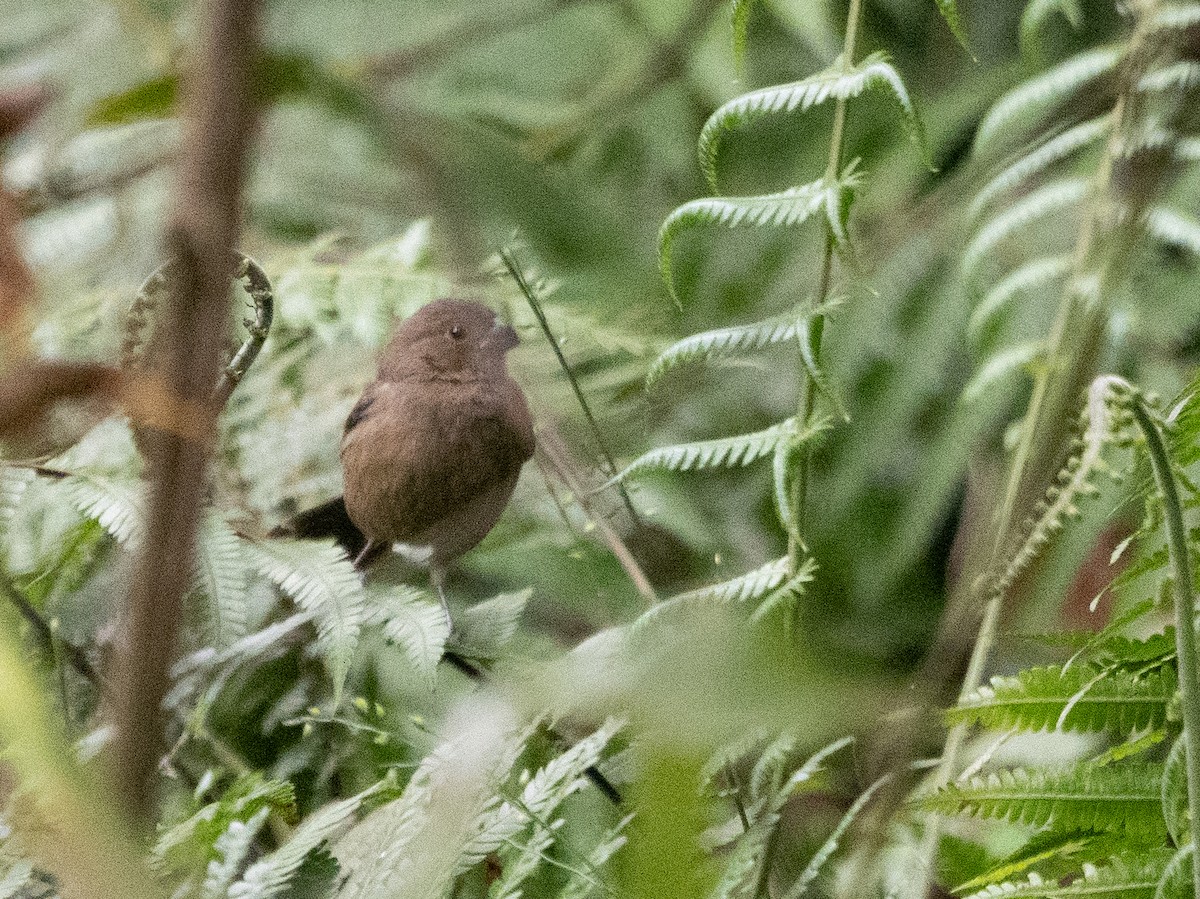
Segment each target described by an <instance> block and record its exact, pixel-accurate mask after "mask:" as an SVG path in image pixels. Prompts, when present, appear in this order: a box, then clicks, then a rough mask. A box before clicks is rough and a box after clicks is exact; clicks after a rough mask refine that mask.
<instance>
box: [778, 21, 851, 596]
mask: <svg viewBox="0 0 1200 899" xmlns="http://www.w3.org/2000/svg"><path fill="white" fill-rule="evenodd" d="M861 18H862V0H850V8H849V10H847V12H846V39H845V43H844V44H843V45H842V56H841V66H842V70H843V71H845V72H849V71H850V69H852V68H853V66H854V52H855V48H856V47H857V45H858V22H859V19H861ZM846 107H847V101H846V98H845V97H839V98H838V101H837V104H836V105H835V106H834V110H833V133H832V134H831V135H830V138H829V160H828V162H827V163H826V166H825V180H826V182H827V183H829V184H832V183H833V182H834V181H836V179H837V177H838V173H839V172H840V171H841V169H842V153H843V148H844V145H845V140H846ZM834 248H835V245H834V240H833V234H831V233H830V234H826V236H825V248H824V252H823V254H822V258H821V276H820V278H819V279H818V281H817V292H816V295H815V296H814V298H813V301H812V304H811V305H810V307H809V309H808V310H807V311H808V312H809V313H810V314H811V313H812V310H814V309H817V308H819V307H821V306H823V305H824V304H825V303H826V302H827V301H828V299H829V289H830V286H831V285H832V283H833V252H834ZM824 329H825V316H824V315H813V316H812V349H813V355H814V357H816V358H817V359H820V354H821V337H822V334H823V333H824ZM801 369H802V371H803V372H804V377H803V381H802V385H803V386H802V387H801V390H800V400H799V403H798V415H799V422H800V429H801V430H802V431H803V430H804V429H806V428H807V427H808V426H809V424H810V423H811V420H812V415H813V411H814V409H815V407H816V394H817V384H816V382H815V381H814V380H813V376H812V373H811V372H810V371H809V370H808V367H807V366H804V365H802V366H801ZM811 461H812V451H811V450H810V449H807V448H806V449H805V450H804V451H803V454H802V455H801V457H800V463H799V466H798V469H797V471H796V476H795V478H794V480H793V481H792V489H791V491H790V493H791V497H790V498H791V505H792V527H791V533H789V534H788V564H789V566H790V568H791V571H792V573H793V574H795V573H796V572H797V571H798V570H799V568H800V562H801V559H800V553H801V549H802V543H801V535H802V534H803V533H804V521H805V513H806V510H807V506H808V481H809V467H810V464H811Z"/></svg>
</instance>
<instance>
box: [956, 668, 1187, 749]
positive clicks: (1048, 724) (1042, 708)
mask: <svg viewBox="0 0 1200 899" xmlns="http://www.w3.org/2000/svg"><path fill="white" fill-rule="evenodd" d="M1174 696H1175V677H1174V669H1172V668H1170V667H1169V666H1167V667H1165V668H1162V669H1160V670H1158V671H1155V672H1152V673H1150V674H1148V675H1147V676H1146V677H1143V678H1137V677H1134V676H1133V675H1130V674H1127V673H1124V672H1121V671H1113V670H1106V669H1097V668H1095V667H1093V666H1091V665H1076V666H1074V667H1072V668H1068V669H1066V670H1065V671H1064V670H1063V669H1062V668H1059V667H1057V666H1047V667H1044V668H1028V669H1026V670H1024V671H1022V672H1020V674H1018V675H1016V676H1015V677H995V678H992V682H991V684H990V685H989V686H985V687H980V688H979V689H978V690H976V691H975V692H974V693H973V694H971V695H970V696H968V697H967V698H966V699H964V700H963V701H962V702H960V703H959V704H958V705H956V706H955V707H954V708H952V709H950V710H948V711H947V712H946V720H947V721H948V722H950V723H951V724H952V725H954V724H962V723H973V724H981V725H983V726H984V727H990V728H993V729H996V730H1006V729H1008V728H1014V727H1015V728H1019V729H1020V730H1022V731H1040V730H1053V729H1056V728H1058V729H1062V730H1066V731H1085V732H1096V731H1105V730H1111V731H1115V732H1117V733H1121V734H1130V733H1133V732H1135V731H1139V730H1145V729H1146V728H1151V727H1161V726H1162V725H1163V723H1164V722H1165V721H1166V718H1167V707H1168V705H1170V703H1171V700H1172V699H1173V698H1174ZM1064 712H1066V714H1065V717H1064ZM1060 718H1061V720H1060Z"/></svg>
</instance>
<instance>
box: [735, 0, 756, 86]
mask: <svg viewBox="0 0 1200 899" xmlns="http://www.w3.org/2000/svg"><path fill="white" fill-rule="evenodd" d="M754 2H755V0H733V8H732V9H731V10H730V19H731V24H732V26H733V65H734V67H735V68H736V69H737V72H738V75H739V76H744V75H745V73H746V32H747V31H748V30H749V28H750V10H752V9H753V8H754Z"/></svg>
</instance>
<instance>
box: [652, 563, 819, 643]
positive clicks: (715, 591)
mask: <svg viewBox="0 0 1200 899" xmlns="http://www.w3.org/2000/svg"><path fill="white" fill-rule="evenodd" d="M816 570H817V564H816V560H815V559H813V558H811V557H809V558H808V559H805V560H804V563H803V564H802V565H801V566H800V568H799V570H798V571H797V572H796V574H795V575H789V571H790V568H789V563H788V558H787V557H786V556H785V557H783V558H782V559H777V560H775V561H774V562H768V563H767V564H766V565H763V566H761V567H759V568H755V569H754V570H753V571H749V572H747V573H746V574H743V575H740V576H739V577H735V578H733V579H732V580H728V581H722V582H721V583H718V584H710V585H709V586H707V587H701V588H699V589H697V590H689V591H688V592H687V593H680V594H678V595H676V596H672V597H671V598H670V599H665V600H663V601H662V602H660V603H658V604H656V605H655V606H653V607H652V608H651V609H649V610H648V611H646V612H643V613H642V615H641V616H640V617H639V618H638V619H637V620H635V621H634V622H633V624H632V625H630V630H631V632H632V633H635V634H636V633H640V632H641V631H642V630H643V629H645V628H647V627H650V626H652V625H657V624H659V623H662V622H664V621H672V620H676V619H675V616H677V615H681V614H683V615H687V614H691V613H692V612H694V611H695V610H696V609H698V608H709V607H711V606H728V605H746V604H749V603H753V602H755V601H756V600H760V599H762V598H764V597H766V596H768V595H769V594H770V593H771V592H772V591H774V590H778V589H782V588H784V587H787V588H789V589H792V590H799V589H801V588H802V587H803V585H804V584H807V583H810V582H811V581H812V580H813V578H814V576H815V574H816Z"/></svg>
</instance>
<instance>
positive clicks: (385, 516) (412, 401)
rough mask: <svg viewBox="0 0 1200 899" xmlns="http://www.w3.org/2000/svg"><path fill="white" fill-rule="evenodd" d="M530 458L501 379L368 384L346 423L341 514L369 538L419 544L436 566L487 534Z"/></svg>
mask: <svg viewBox="0 0 1200 899" xmlns="http://www.w3.org/2000/svg"><path fill="white" fill-rule="evenodd" d="M532 454H533V427H532V422H531V420H530V416H529V409H528V406H527V405H526V402H525V398H524V395H523V394H522V393H521V389H520V387H519V386H518V385H517V384H516V382H515V381H513V380H512V379H511V378H509V377H507V376H504V377H502V378H501V379H492V380H490V381H484V380H477V381H469V380H468V381H463V382H457V383H455V382H445V381H437V380H414V381H377V382H375V383H373V384H371V385H370V386H368V388H367V389H366V390H365V391H364V393H363V397H362V399H361V400H360V401H359V403H358V404H357V405H356V406H355V410H354V412H352V413H351V416H350V418H349V419H348V421H347V423H346V433H345V436H344V437H343V440H342V449H341V457H342V467H343V471H344V484H345V498H346V510H347V512H348V514H349V516H350V519H351V520H352V521H353V522H354V524H355V525H357V526H358V527H359V528H360V529H361V530H362V531H363V533H364V534H366V535H367V536H368V537H369V538H371V539H372V540H378V541H385V542H403V543H414V544H419V545H428V546H430V547H431V548H432V550H433V561H434V562H435V563H444V562H446V561H449V560H450V559H453V558H454V557H456V556H458V555H461V554H462V553H464V552H466V551H467V550H469V549H471V548H472V547H473V546H475V544H477V543H478V542H479V541H480V540H482V539H483V537H484V536H486V535H487V533H488V531H490V530H491V528H492V526H493V525H494V524H495V522H496V520H497V519H498V518H499V516H500V513H501V512H502V511H503V510H504V507H505V506H506V505H507V503H508V500H509V497H510V496H511V494H512V491H513V488H514V487H515V485H516V481H517V476H518V475H519V473H520V470H521V466H522V465H523V464H524V463H525V461H526V460H528V459H529V458H530V456H532Z"/></svg>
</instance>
